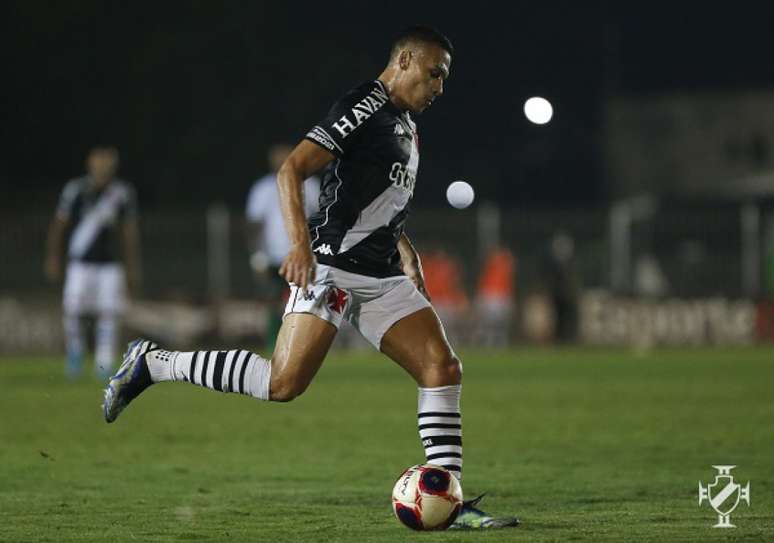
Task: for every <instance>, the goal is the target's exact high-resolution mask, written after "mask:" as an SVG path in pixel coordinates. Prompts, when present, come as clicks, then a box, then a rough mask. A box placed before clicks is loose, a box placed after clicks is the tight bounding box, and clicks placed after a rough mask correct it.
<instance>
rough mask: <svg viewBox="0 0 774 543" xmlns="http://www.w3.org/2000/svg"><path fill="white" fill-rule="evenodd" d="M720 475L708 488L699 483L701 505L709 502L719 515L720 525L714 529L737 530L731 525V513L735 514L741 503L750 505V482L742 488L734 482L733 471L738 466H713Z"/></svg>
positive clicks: (716, 476) (717, 475) (716, 525)
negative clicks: (705, 501)
mask: <svg viewBox="0 0 774 543" xmlns="http://www.w3.org/2000/svg"><path fill="white" fill-rule="evenodd" d="M712 467H713V468H715V469H716V470H718V473H717V474H716V475H715V481H714V482H713V483H711V484H709V485H707V486H706V487H704V486H702V484H701V481H699V505H701V504H702V502H704V500H707V501H708V502H709V504H710V505H711V506H712V508H713V509H714V510H715V512H716V513H717V514H718V523H717V524H715V525H714V526H713V528H736V526H734V525H733V524H731V513H733V511H734V509H736V506H737V505H739V502H740V501H743V502H747V505H748V506H749V505H750V482H749V481H748V482H747V484H746V485H745V486H744V487H742V485H740V484H739V483H737V482H736V481H734V476H733V475H731V470H732V469H734V468H735V467H736V466H712Z"/></svg>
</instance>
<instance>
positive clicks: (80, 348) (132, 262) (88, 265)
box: [45, 146, 140, 379]
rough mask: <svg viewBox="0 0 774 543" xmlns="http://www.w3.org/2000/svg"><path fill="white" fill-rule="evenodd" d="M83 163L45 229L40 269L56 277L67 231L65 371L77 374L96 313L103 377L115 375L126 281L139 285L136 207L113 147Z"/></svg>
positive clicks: (97, 363)
mask: <svg viewBox="0 0 774 543" xmlns="http://www.w3.org/2000/svg"><path fill="white" fill-rule="evenodd" d="M86 168H87V170H88V174H87V175H85V176H83V177H79V178H77V179H73V180H71V181H70V182H68V183H67V184H66V185H65V187H64V189H63V190H62V194H61V196H60V198H59V205H58V207H57V209H56V213H55V215H54V219H53V220H52V221H51V226H50V228H49V233H48V246H47V255H46V266H45V268H46V269H45V271H46V275H47V276H48V278H49V279H50V280H51V281H53V282H58V281H60V280H61V278H62V272H63V265H62V260H63V258H62V256H63V253H64V240H65V235H66V234H67V233H68V232H69V245H68V249H67V256H68V264H67V273H66V278H65V284H64V296H63V307H64V332H65V344H66V350H67V364H66V374H67V375H68V377H71V378H75V377H77V376H78V375H80V373H81V371H82V366H83V356H84V351H85V338H84V334H83V330H82V324H83V318H84V317H94V318H95V319H96V325H95V333H96V338H95V353H94V354H95V356H94V359H95V360H94V362H95V369H96V373H97V375H98V376H99V377H100V378H103V379H104V378H105V377H107V376H109V375H110V374H111V373H112V372H113V367H114V366H113V365H114V361H115V355H116V339H117V334H118V331H119V324H120V317H121V314H122V313H123V311H124V308H125V305H126V279H127V278H128V279H129V281H130V284H131V285H136V284H137V282H138V281H139V278H140V267H139V235H138V229H137V204H136V199H135V192H134V189H133V188H132V187H131V185H129V184H128V183H127V182H125V181H122V180H120V179H117V178H116V177H115V174H116V170H117V169H118V150H117V149H116V148H115V147H110V146H100V147H94V148H93V149H92V150H91V151H90V152H89V155H88V157H87V159H86ZM117 237H118V238H120V239H121V240H122V241H123V252H124V262H125V265H126V267H124V265H123V264H122V263H121V262H120V260H119V258H118V257H117V255H116V254H115V245H116V243H115V242H116V238H117Z"/></svg>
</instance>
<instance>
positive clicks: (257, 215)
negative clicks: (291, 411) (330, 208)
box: [245, 143, 320, 348]
mask: <svg viewBox="0 0 774 543" xmlns="http://www.w3.org/2000/svg"><path fill="white" fill-rule="evenodd" d="M292 150H293V148H292V147H291V146H290V145H286V144H284V143H278V144H275V145H272V146H271V147H270V148H269V153H268V159H269V166H270V168H271V172H270V173H268V174H266V175H264V176H263V177H261V178H260V179H258V180H257V181H255V183H253V186H252V188H251V189H250V193H249V194H248V196H247V206H246V209H245V214H246V215H247V220H248V227H249V235H250V238H251V239H250V241H251V242H252V247H251V255H250V266H251V267H252V269H253V271H255V273H256V274H257V275H259V276H263V275H266V274H268V278H269V281H268V283H269V284H268V285H267V284H266V283H267V282H266V281H264V288H265V289H266V292H265V293H264V294H265V296H264V298H265V299H268V300H269V302H270V303H271V305H272V307H271V310H270V313H269V315H270V316H269V326H268V333H267V340H268V341H267V346H268V347H269V348H273V347H274V344H275V341H276V336H277V332H278V331H279V327H280V325H281V323H282V310H283V308H284V305H283V302H282V301H283V294H286V292H287V283H286V282H285V280H284V279H283V278H282V276H280V274H279V268H280V266H281V265H282V261H283V260H284V259H285V257H286V256H287V255H288V251H289V250H290V241H289V240H288V235H287V233H286V232H285V226H284V224H283V219H282V210H281V209H280V201H279V192H278V189H277V172H278V171H279V169H280V167H281V166H282V164H283V163H284V162H285V160H287V158H288V156H289V155H290V153H291V151H292ZM304 196H305V198H304V202H305V209H304V215H305V216H306V217H309V216H311V215H312V214H313V213H315V212H317V211H318V209H319V206H318V203H317V201H318V199H319V197H320V181H319V180H318V179H317V178H316V177H310V178H309V179H307V180H306V181H305V182H304Z"/></svg>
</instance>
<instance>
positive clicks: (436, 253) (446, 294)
mask: <svg viewBox="0 0 774 543" xmlns="http://www.w3.org/2000/svg"><path fill="white" fill-rule="evenodd" d="M422 271H423V272H424V275H425V288H426V289H427V292H428V294H429V295H430V299H431V301H432V304H433V308H434V309H435V311H436V313H438V316H439V317H440V319H441V322H443V323H444V327H445V328H446V333H447V335H448V336H449V338H450V339H451V340H452V342H455V341H458V340H460V339H462V338H461V337H460V336H461V333H462V329H463V326H464V324H465V323H464V320H465V315H466V313H467V310H468V306H469V302H468V296H467V295H466V294H465V290H464V288H463V285H462V283H463V279H462V272H461V268H460V264H459V262H458V261H457V260H456V259H455V258H454V257H453V256H451V255H450V254H449V253H447V252H446V251H445V250H444V249H442V248H440V247H435V248H433V249H431V250H429V251H427V252H423V253H422Z"/></svg>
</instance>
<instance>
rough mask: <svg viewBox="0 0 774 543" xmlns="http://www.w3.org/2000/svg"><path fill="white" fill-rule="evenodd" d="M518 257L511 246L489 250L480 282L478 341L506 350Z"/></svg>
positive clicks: (477, 309) (513, 301)
mask: <svg viewBox="0 0 774 543" xmlns="http://www.w3.org/2000/svg"><path fill="white" fill-rule="evenodd" d="M515 281H516V258H515V257H514V256H513V253H512V252H511V251H510V249H508V248H507V247H497V248H494V249H492V250H490V251H489V253H488V254H487V256H486V259H485V260H484V265H483V267H482V269H481V275H480V276H479V279H478V294H477V298H476V316H477V319H476V325H477V326H476V342H477V343H479V344H481V345H486V346H488V347H493V346H498V347H502V346H504V345H508V343H509V340H510V330H511V321H512V319H513V314H514V305H515V294H516V290H515Z"/></svg>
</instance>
